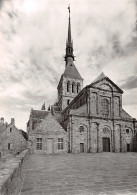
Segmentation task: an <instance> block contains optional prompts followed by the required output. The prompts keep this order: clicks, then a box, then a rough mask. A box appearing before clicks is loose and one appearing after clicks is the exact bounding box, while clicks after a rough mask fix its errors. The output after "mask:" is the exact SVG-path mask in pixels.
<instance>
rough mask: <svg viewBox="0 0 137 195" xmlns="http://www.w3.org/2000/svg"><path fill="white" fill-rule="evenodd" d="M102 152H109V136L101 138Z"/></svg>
mask: <svg viewBox="0 0 137 195" xmlns="http://www.w3.org/2000/svg"><path fill="white" fill-rule="evenodd" d="M103 152H110V138H103Z"/></svg>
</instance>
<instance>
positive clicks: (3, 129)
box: [0, 118, 28, 158]
mask: <svg viewBox="0 0 137 195" xmlns="http://www.w3.org/2000/svg"><path fill="white" fill-rule="evenodd" d="M0 139H1V157H2V158H6V157H8V156H15V155H17V154H19V153H20V152H22V151H23V150H25V149H26V148H27V139H28V137H27V133H26V132H24V131H23V130H20V129H18V128H17V127H16V126H15V119H14V118H12V119H11V123H10V124H8V123H4V118H2V119H1V122H0Z"/></svg>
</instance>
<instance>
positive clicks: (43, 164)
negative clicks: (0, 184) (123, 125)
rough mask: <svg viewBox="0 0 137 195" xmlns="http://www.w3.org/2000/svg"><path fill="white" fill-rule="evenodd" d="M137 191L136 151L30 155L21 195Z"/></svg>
mask: <svg viewBox="0 0 137 195" xmlns="http://www.w3.org/2000/svg"><path fill="white" fill-rule="evenodd" d="M47 194H48V195H50V194H53V195H56V194H58V195H59V194H60V195H68V194H70V195H76V194H77V195H87V194H90V195H91V194H95V195H96V194H102V195H103V194H104V195H105V194H107V195H111V194H114V195H116V194H120V195H126V194H128V195H135V194H137V153H98V154H64V155H53V156H48V155H31V156H30V158H29V160H28V164H27V170H26V175H25V179H24V183H23V187H22V190H21V195H47Z"/></svg>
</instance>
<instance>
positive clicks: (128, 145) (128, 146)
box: [127, 144, 130, 152]
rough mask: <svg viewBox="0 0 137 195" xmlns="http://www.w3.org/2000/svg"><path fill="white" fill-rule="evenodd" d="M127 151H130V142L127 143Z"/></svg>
mask: <svg viewBox="0 0 137 195" xmlns="http://www.w3.org/2000/svg"><path fill="white" fill-rule="evenodd" d="M127 152H130V144H127Z"/></svg>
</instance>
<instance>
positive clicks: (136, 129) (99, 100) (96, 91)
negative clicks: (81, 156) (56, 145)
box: [28, 13, 137, 153]
mask: <svg viewBox="0 0 137 195" xmlns="http://www.w3.org/2000/svg"><path fill="white" fill-rule="evenodd" d="M74 60H75V56H74V54H73V41H72V37H71V21H70V13H69V24H68V38H67V43H66V54H65V70H64V73H63V74H62V75H61V78H60V81H59V84H58V86H57V90H58V101H57V102H56V103H55V104H54V105H53V106H52V107H51V111H50V112H51V114H52V116H53V117H54V119H56V121H57V122H58V124H60V125H61V126H62V127H63V129H64V131H65V132H66V135H67V138H65V139H64V140H65V144H66V145H67V147H65V148H67V151H68V152H71V153H83V152H86V153H96V152H130V151H135V150H137V144H136V143H137V136H136V134H137V120H136V119H134V118H132V117H131V116H130V115H129V114H128V113H127V112H126V111H125V110H124V109H123V108H122V94H123V91H122V90H121V89H120V88H119V87H118V86H117V85H116V84H115V83H114V82H113V81H111V80H110V79H109V78H108V77H107V76H105V75H104V73H101V74H100V75H99V76H98V77H97V78H96V79H95V80H94V81H93V82H92V83H91V84H89V85H87V86H86V87H84V88H83V78H82V77H81V75H80V73H79V72H78V70H77V68H76V66H75V64H74ZM39 112H41V111H39ZM32 120H33V119H32ZM45 120H46V118H45ZM29 121H30V119H29ZM28 124H29V123H28ZM37 127H38V126H36V128H35V127H34V130H36V129H37V134H38V132H40V131H42V129H45V130H46V124H45V126H44V123H43V125H42V126H39V128H37ZM49 128H50V127H49ZM28 129H30V126H29V125H28ZM38 129H39V130H38ZM55 129H56V127H55V128H52V127H51V131H53V134H54V131H55ZM29 133H30V134H32V130H31V129H30V130H29ZM60 133H61V132H60ZM37 134H35V135H34V136H33V140H35V139H36V136H37ZM58 135H59V134H58ZM55 139H56V138H55ZM65 151H66V149H65Z"/></svg>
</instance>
